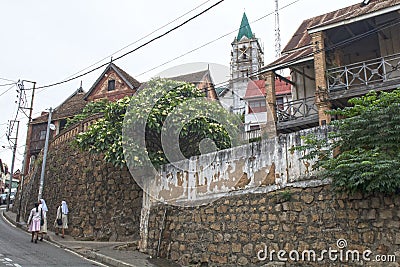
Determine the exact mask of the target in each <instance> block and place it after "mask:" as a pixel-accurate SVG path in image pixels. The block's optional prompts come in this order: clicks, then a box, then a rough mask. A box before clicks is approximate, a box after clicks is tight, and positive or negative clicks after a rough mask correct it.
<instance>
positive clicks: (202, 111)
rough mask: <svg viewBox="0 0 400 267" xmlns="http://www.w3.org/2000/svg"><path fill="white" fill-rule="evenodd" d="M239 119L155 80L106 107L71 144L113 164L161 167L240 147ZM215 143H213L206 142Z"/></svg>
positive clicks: (190, 88)
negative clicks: (236, 146)
mask: <svg viewBox="0 0 400 267" xmlns="http://www.w3.org/2000/svg"><path fill="white" fill-rule="evenodd" d="M240 127H241V122H240V118H237V117H236V116H233V115H231V114H229V113H228V112H226V111H225V110H224V109H223V108H222V107H221V106H220V105H219V103H218V102H216V101H210V100H207V99H206V98H205V95H204V93H203V92H201V91H200V90H199V89H197V88H196V87H195V86H194V85H192V84H189V83H184V82H177V81H172V80H165V79H153V80H151V81H149V82H148V83H147V85H146V87H145V89H142V90H140V91H138V92H137V93H136V94H135V95H134V96H132V97H125V98H123V99H121V100H119V101H117V102H115V103H108V104H107V106H106V108H105V110H104V117H103V118H101V119H100V120H98V121H97V122H96V123H94V124H93V125H92V126H91V127H90V129H89V130H88V131H86V132H83V133H80V134H79V135H78V136H77V138H76V141H75V143H76V144H77V145H78V146H79V147H80V148H81V149H84V150H88V151H90V152H95V153H104V159H105V160H106V161H108V162H111V163H113V164H114V165H116V166H124V165H126V164H127V161H129V164H130V165H133V166H143V165H146V164H149V163H151V164H152V165H154V166H160V165H162V164H166V163H169V162H175V161H178V160H181V159H183V158H182V156H183V157H184V158H188V157H191V156H194V155H199V154H201V153H206V152H211V151H214V150H219V149H225V148H228V147H231V146H233V145H237V144H239V142H240V140H239V136H240V129H241V128H240ZM210 140H213V143H212V142H210Z"/></svg>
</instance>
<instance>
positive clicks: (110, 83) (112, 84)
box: [107, 80, 115, 91]
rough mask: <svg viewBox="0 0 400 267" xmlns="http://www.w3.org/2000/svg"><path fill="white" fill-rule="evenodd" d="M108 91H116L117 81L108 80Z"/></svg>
mask: <svg viewBox="0 0 400 267" xmlns="http://www.w3.org/2000/svg"><path fill="white" fill-rule="evenodd" d="M107 90H108V91H113V90H115V80H108V87H107Z"/></svg>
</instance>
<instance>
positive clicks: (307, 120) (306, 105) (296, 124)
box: [276, 97, 318, 133]
mask: <svg viewBox="0 0 400 267" xmlns="http://www.w3.org/2000/svg"><path fill="white" fill-rule="evenodd" d="M276 115H277V119H278V121H277V130H278V132H280V133H289V132H294V131H298V130H301V129H307V128H311V127H314V126H317V125H318V109H317V106H316V105H315V98H314V97H308V98H303V99H297V100H293V101H290V102H287V103H284V105H283V106H282V105H276Z"/></svg>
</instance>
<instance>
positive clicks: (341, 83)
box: [326, 54, 400, 92]
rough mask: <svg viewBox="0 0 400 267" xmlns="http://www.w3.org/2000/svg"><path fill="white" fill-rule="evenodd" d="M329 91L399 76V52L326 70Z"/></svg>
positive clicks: (384, 80)
mask: <svg viewBox="0 0 400 267" xmlns="http://www.w3.org/2000/svg"><path fill="white" fill-rule="evenodd" d="M326 77H327V85H328V90H329V92H334V91H339V90H348V89H350V88H351V87H354V86H363V85H364V86H366V85H371V84H374V83H379V82H386V81H390V80H393V79H399V78H400V54H395V55H391V56H386V57H381V58H376V59H372V60H368V61H364V62H359V63H354V64H351V65H346V66H342V67H337V68H331V69H328V70H327V75H326Z"/></svg>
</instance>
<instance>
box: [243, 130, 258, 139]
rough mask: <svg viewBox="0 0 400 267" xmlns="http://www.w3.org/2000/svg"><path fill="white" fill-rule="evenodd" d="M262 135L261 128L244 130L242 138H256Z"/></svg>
mask: <svg viewBox="0 0 400 267" xmlns="http://www.w3.org/2000/svg"><path fill="white" fill-rule="evenodd" d="M259 137H261V129H257V130H250V131H248V132H243V133H242V139H243V140H251V139H256V138H259Z"/></svg>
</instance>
